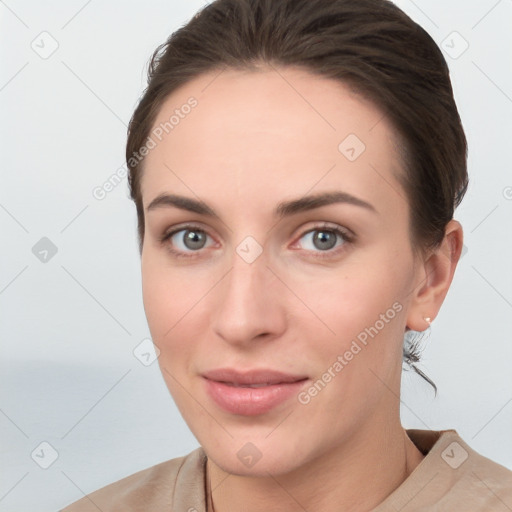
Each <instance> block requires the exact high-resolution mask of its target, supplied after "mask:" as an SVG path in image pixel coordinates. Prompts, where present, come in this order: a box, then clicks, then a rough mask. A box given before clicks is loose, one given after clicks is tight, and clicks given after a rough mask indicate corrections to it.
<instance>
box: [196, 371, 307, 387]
mask: <svg viewBox="0 0 512 512" xmlns="http://www.w3.org/2000/svg"><path fill="white" fill-rule="evenodd" d="M202 375H203V377H205V378H207V379H209V380H215V381H217V382H227V383H231V384H242V385H243V384H269V385H270V384H281V383H290V382H297V381H300V380H304V379H307V376H305V375H291V374H288V373H283V372H280V371H277V370H271V369H267V368H261V369H253V370H246V371H243V372H242V371H239V370H235V369H232V368H218V369H216V370H210V371H207V372H205V373H203V374H202Z"/></svg>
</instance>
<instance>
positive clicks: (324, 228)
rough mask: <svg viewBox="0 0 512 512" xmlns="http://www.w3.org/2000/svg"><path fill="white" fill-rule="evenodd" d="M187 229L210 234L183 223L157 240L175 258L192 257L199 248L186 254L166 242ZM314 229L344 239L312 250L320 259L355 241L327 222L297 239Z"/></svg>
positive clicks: (348, 234)
mask: <svg viewBox="0 0 512 512" xmlns="http://www.w3.org/2000/svg"><path fill="white" fill-rule="evenodd" d="M187 230H190V231H198V232H200V233H205V234H206V235H207V236H210V235H208V233H207V232H206V231H205V230H204V229H202V228H200V227H199V226H197V225H194V224H185V225H182V226H179V227H177V228H175V229H173V230H172V231H169V232H166V233H164V234H163V235H162V236H161V237H159V239H158V240H159V242H160V244H162V245H164V244H165V245H167V250H168V251H169V252H170V253H171V254H173V256H175V257H177V258H194V257H197V256H198V255H199V253H200V250H199V251H191V252H190V253H189V254H187V253H183V252H181V251H177V250H175V249H173V248H172V247H171V246H170V245H169V244H166V242H167V240H169V239H170V238H171V237H172V236H174V235H175V234H176V233H179V232H180V231H187ZM315 231H328V232H331V233H335V234H336V235H339V236H340V237H341V238H343V240H344V243H343V244H341V245H340V246H338V247H337V248H334V249H328V250H326V251H313V253H315V256H314V257H315V258H320V259H322V258H330V257H333V256H337V255H338V253H339V252H341V251H344V250H346V247H345V245H346V244H352V243H354V241H355V235H353V234H352V233H351V232H349V231H348V230H346V229H343V228H341V227H339V226H331V225H328V224H325V223H324V224H322V225H319V226H314V227H313V228H311V229H308V230H307V231H304V232H303V233H302V234H301V235H300V236H299V238H298V239H297V240H300V239H301V238H303V237H304V236H305V235H307V234H309V233H311V232H315ZM210 238H211V237H210ZM195 253H197V254H195Z"/></svg>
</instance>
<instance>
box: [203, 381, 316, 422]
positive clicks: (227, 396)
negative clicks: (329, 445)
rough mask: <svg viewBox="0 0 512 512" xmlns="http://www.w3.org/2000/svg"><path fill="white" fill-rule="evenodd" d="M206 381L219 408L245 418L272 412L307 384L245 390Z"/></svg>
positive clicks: (286, 384) (289, 383)
mask: <svg viewBox="0 0 512 512" xmlns="http://www.w3.org/2000/svg"><path fill="white" fill-rule="evenodd" d="M204 380H205V383H206V390H207V392H208V394H209V395H210V396H211V398H212V399H213V400H214V402H215V403H216V404H217V405H218V406H219V407H221V408H222V409H224V410H225V411H227V412H230V413H232V414H240V415H243V416H256V415H258V414H264V413H266V412H268V411H270V410H271V409H273V408H274V407H277V406H278V405H279V404H281V403H283V402H285V401H286V400H289V399H290V398H291V397H293V396H296V395H297V394H298V393H299V391H300V389H301V388H302V387H303V386H304V383H305V382H306V379H305V380H301V381H298V382H283V383H281V384H272V385H270V386H264V387H260V388H244V387H235V386H230V385H229V384H225V383H224V382H217V381H214V380H210V379H206V378H205V379H204Z"/></svg>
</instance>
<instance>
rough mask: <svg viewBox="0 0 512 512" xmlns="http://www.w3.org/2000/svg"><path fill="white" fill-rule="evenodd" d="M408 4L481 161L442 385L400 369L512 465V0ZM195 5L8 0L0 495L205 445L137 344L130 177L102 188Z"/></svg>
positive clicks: (443, 420) (434, 360)
mask: <svg viewBox="0 0 512 512" xmlns="http://www.w3.org/2000/svg"><path fill="white" fill-rule="evenodd" d="M397 4H398V5H399V6H400V7H401V8H402V9H404V10H405V11H406V12H407V13H408V14H409V15H410V16H411V17H412V18H413V19H414V20H415V21H417V22H418V23H420V24H421V25H422V26H423V27H424V28H425V29H426V30H427V31H428V32H429V33H430V34H431V35H432V37H433V38H434V40H435V41H436V42H437V43H438V44H439V45H440V46H442V47H443V48H444V49H445V54H446V58H447V61H448V63H449V65H450V68H451V72H452V79H453V85H454V90H455V96H456V100H457V103H458V106H459V110H460V113H461V117H462V120H463V124H464V126H465V129H466V133H467V137H468V141H469V148H470V151H469V172H470V178H471V185H470V187H469V190H468V193H467V196H466V198H465V200H464V202H463V205H462V206H461V207H460V208H459V209H458V210H457V212H456V218H457V219H458V220H460V221H461V222H462V224H463V226H464V228H465V245H466V247H467V253H466V254H465V255H464V256H463V258H462V260H461V262H460V265H459V268H458V269H457V272H456V275H455V279H454V282H453V285H452V288H451V290H450V292H449V295H448V297H447V299H446V302H445V304H444V307H443V309H442V311H441V314H440V315H439V316H438V318H437V319H436V320H435V322H434V324H433V326H432V329H431V335H430V337H429V339H428V341H427V344H426V348H425V351H424V357H423V363H422V366H421V367H422V369H423V370H425V371H426V372H427V374H428V375H429V376H430V377H431V378H432V379H433V380H434V381H435V382H436V383H437V385H438V388H439V395H438V397H437V398H434V397H433V393H432V392H431V391H430V389H429V387H428V386H427V385H426V384H425V383H423V382H422V380H421V379H420V378H419V377H417V376H414V375H413V374H410V373H407V374H405V375H404V389H403V407H402V412H403V424H404V426H405V427H407V428H414V427H415V428H431V429H445V428H455V429H457V431H458V432H459V433H460V435H461V436H462V437H463V438H464V439H465V440H466V441H467V442H468V443H469V444H470V445H471V446H472V447H473V448H475V449H476V450H477V451H480V452H481V453H482V454H483V455H486V456H487V457H490V458H491V459H493V460H495V461H497V462H499V463H501V464H503V465H505V466H507V467H509V468H511V469H512V440H511V435H512V372H511V361H512V340H511V329H512V271H511V264H510V262H511V261H512V230H511V225H512V222H511V221H512V173H511V164H510V149H511V136H512V72H511V67H510V66H511V62H512V60H511V54H512V51H511V48H512V32H511V31H510V26H511V25H512V1H511V0H501V1H496V0H485V1H484V0H478V1H476V0H472V1H462V0H458V1H453V0H452V1H445V0H443V1H441V0H436V1H427V0H416V1H415V2H413V1H411V0H401V1H398V2H397ZM202 5H203V2H202V1H199V0H187V1H186V2H185V1H159V0H151V1H147V2H134V1H132V2H122V1H121V0H105V1H102V2H100V1H99V0H92V1H89V2H85V1H83V0H76V1H68V2H63V1H61V2H55V3H53V4H51V5H48V4H47V3H46V2H36V1H34V0H31V1H24V2H21V1H15V0H6V1H0V27H1V28H0V52H1V60H0V62H1V70H0V108H1V116H0V130H1V132H0V141H1V150H2V153H1V155H2V158H1V169H2V170H1V176H2V180H1V185H0V226H1V233H2V235H1V243H2V251H1V252H0V258H1V260H0V315H1V323H0V336H1V343H2V347H1V350H2V358H1V379H2V381H1V387H0V389H1V395H0V428H1V439H2V445H1V458H2V464H1V467H2V473H1V479H0V510H1V511H2V512H7V511H20V510H39V511H41V512H46V511H48V512H50V511H55V510H57V509H59V508H61V507H63V506H64V505H67V504H68V503H70V502H71V501H74V500H76V499H78V498H80V497H82V496H83V494H84V493H88V492H90V491H92V490H95V489H97V488H99V487H102V486H104V485H106V484H108V483H110V482H113V481H115V480H117V479H119V478H122V477H124V476H126V475H128V474H131V473H133V472H135V471H138V470H140V469H143V468H146V467H148V466H151V465H153V464H156V463H158V462H161V461H163V460H166V459H169V458H172V457H176V456H180V455H184V454H186V453H188V452H190V451H191V450H192V449H194V448H195V447H196V446H198V443H197V441H196V440H195V438H194V437H193V436H192V435H191V434H190V432H189V431H188V428H187V426H186V425H185V423H184V421H183V420H182V419H181V416H180V415H179V413H178V411H177V409H176V407H175V405H174V403H173V401H172V399H171V397H170V395H169V393H168V391H167V388H166V387H165V384H164V381H163V378H162V377H161V375H160V372H159V369H158V364H157V362H154V363H153V364H152V365H150V366H145V365H144V364H143V363H142V362H141V361H140V360H139V359H138V358H137V357H135V356H134V353H133V351H134V349H135V347H137V346H138V345H139V344H140V343H141V342H142V341H143V340H144V339H146V338H148V337H149V330H148V327H147V324H146V319H145V316H144V310H143V304H142V300H141V284H140V268H139V255H138V251H137V243H136V216H135V207H134V205H133V203H131V201H130V200H129V199H128V189H127V184H126V179H123V180H122V182H121V183H120V184H119V185H118V186H117V187H115V188H114V190H112V191H111V192H109V193H108V194H107V195H106V197H105V198H104V199H103V200H98V199H96V198H95V197H94V196H93V190H94V189H95V187H98V186H101V185H102V184H104V183H105V182H106V181H107V180H109V178H110V177H111V176H112V175H115V174H116V173H117V174H122V170H123V169H122V166H123V164H124V160H123V158H124V144H125V141H126V124H127V123H128V120H129V118H130V116H131V113H132V111H133V108H134V107H135V105H136V102H137V100H138V98H139V95H140V94H141V92H142V89H143V87H144V86H145V84H146V69H147V62H148V59H149V56H150V54H151V52H152V51H153V50H154V49H155V48H156V46H157V45H158V44H160V43H161V42H163V41H164V40H165V38H166V37H167V36H168V35H169V34H170V33H171V32H172V31H174V30H175V29H177V28H178V27H179V26H181V25H182V24H183V23H184V22H186V21H187V20H188V19H189V18H190V17H191V16H192V15H193V14H194V13H195V11H196V10H197V9H198V8H199V7H201V6H202ZM43 31H47V32H48V33H49V34H51V36H48V35H42V36H41V35H40V34H41V32H43ZM454 31H456V32H457V33H458V34H460V36H459V35H457V34H453V32H454ZM461 38H463V39H461ZM464 40H465V41H467V43H468V44H469V47H468V49H467V50H466V51H465V52H464V53H462V54H461V55H460V56H459V55H458V54H459V53H460V52H461V50H463V49H464ZM54 41H56V42H57V43H58V48H57V49H56V51H55V52H54V53H53V54H52V55H50V56H47V55H45V53H44V52H49V51H50V50H51V49H52V44H53V45H55V44H56V43H55V42H54ZM443 41H444V43H443ZM33 47H34V49H33ZM41 55H42V56H44V57H47V58H42V56H41ZM454 57H457V58H454ZM120 169H121V170H120ZM43 237H47V238H48V239H50V240H51V242H52V243H53V244H54V245H55V246H56V248H57V253H56V254H55V255H54V256H53V257H51V252H50V253H48V255H47V256H46V258H47V261H46V262H42V261H40V259H39V258H41V257H44V253H39V258H38V257H36V255H35V254H34V253H33V247H34V246H35V245H36V244H37V243H38V242H39V241H40V239H41V238H43ZM39 243H43V244H44V243H45V242H39ZM38 247H39V246H36V248H38ZM43 249H44V247H43ZM43 249H41V247H39V249H38V250H39V251H41V250H43ZM35 252H36V253H37V252H38V251H37V250H36V251H35ZM146 343H147V342H146ZM143 348H144V345H142V348H141V349H140V350H141V351H142V352H144V350H143ZM137 353H139V352H137ZM41 443H49V445H51V446H49V445H47V444H43V445H41ZM53 450H55V451H53ZM55 456H58V458H57V459H56V460H55V461H54V462H53V463H52V464H51V465H49V467H48V468H47V469H43V468H42V467H41V466H45V465H48V464H50V463H51V462H52V458H54V457H55Z"/></svg>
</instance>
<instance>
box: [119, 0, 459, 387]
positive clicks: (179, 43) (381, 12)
mask: <svg viewBox="0 0 512 512" xmlns="http://www.w3.org/2000/svg"><path fill="white" fill-rule="evenodd" d="M265 63H268V64H271V65H272V66H276V67H285V66H293V67H299V68H302V69H305V70H307V71H309V72H311V73H314V74H317V75H320V76H324V77H326V78H331V79H335V80H339V81H341V82H342V83H344V84H346V85H348V86H350V87H351V88H352V89H354V90H355V91H357V92H359V93H360V94H361V95H362V96H363V97H365V98H367V99H368V100H370V101H372V102H373V103H374V104H375V105H376V106H377V107H379V108H380V109H381V110H382V112H383V113H384V114H385V115H386V117H387V119H388V120H389V121H390V122H391V123H392V125H393V126H394V127H395V130H396V135H397V139H399V140H400V153H401V157H402V164H403V168H404V172H403V173H401V174H400V175H399V176H397V178H398V179H399V181H400V182H401V185H402V187H403V189H404V190H405V193H406V196H407V199H408V202H409V205H410V211H411V226H410V229H411V239H412V241H413V245H414V246H415V247H421V248H422V249H429V248H435V247H436V246H438V245H439V243H440V242H441V241H442V240H443V237H444V229H445V226H446V224H447V223H448V222H449V221H450V220H451V219H452V217H453V212H454V209H455V208H456V206H458V204H459V203H460V201H461V200H462V198H463V196H464V194H465V192H466V189H467V186H468V176H467V169H466V159H467V143H466V137H465V135H464V130H463V127H462V124H461V120H460V117H459V113H458V111H457V107H456V104H455V101H454V97H453V91H452V86H451V82H450V76H449V70H448V66H447V64H446V61H445V59H444V57H443V55H442V53H441V51H440V49H439V48H438V46H437V45H436V43H435V42H434V41H433V39H432V38H431V37H430V36H429V35H428V33H427V32H426V31H425V30H424V29H423V28H422V27H420V26H419V25H418V24H417V23H415V22H413V21H412V20H411V19H410V18H409V17H408V16H407V15H406V14H405V13H403V12H402V11H401V10H400V9H399V8H398V7H397V6H395V5H394V4H393V3H391V2H390V1H388V0H215V1H214V2H212V3H210V4H208V5H206V6H205V7H204V8H203V9H201V10H200V11H199V12H198V13H197V14H196V15H195V16H194V17H193V18H192V19H191V20H190V21H189V22H188V23H187V24H186V25H185V26H183V27H182V28H180V29H179V30H177V31H176V32H174V33H173V34H172V35H171V36H170V37H169V38H168V39H167V41H166V42H165V43H163V44H161V45H160V46H159V47H158V48H157V49H156V50H155V52H154V53H153V55H152V58H151V60H150V64H149V73H148V75H149V76H148V86H147V88H146V90H145V91H144V94H143V96H142V98H141V100H140V102H139V104H138V106H137V108H136V109H135V112H134V113H133V116H132V118H131V120H130V124H129V129H128V140H127V145H126V160H127V165H128V169H129V175H128V181H129V186H130V193H131V197H132V199H133V200H134V202H135V204H136V207H137V216H138V235H139V249H140V251H142V246H143V242H144V210H143V204H142V196H141V186H140V183H141V177H142V172H143V169H142V164H143V162H144V160H143V159H136V158H133V156H134V155H135V154H137V155H138V154H139V153H138V151H139V149H140V148H141V147H143V146H144V144H145V142H146V140H147V139H148V136H149V133H150V130H151V129H152V125H153V123H154V121H155V119H156V116H157V114H158V112H159V109H160V107H161V105H162V103H163V102H164V100H165V99H166V98H167V97H168V96H169V95H170V94H171V93H172V92H173V91H175V90H176V89H177V88H178V87H180V86H182V85H184V84H185V83H187V82H189V81H191V80H193V79H194V78H196V77H198V76H199V75H201V74H203V73H206V72H212V71H215V70H219V71H220V70H221V69H223V68H231V69H240V70H241V69H249V70H251V69H257V68H258V65H259V64H265ZM406 345H407V343H406ZM417 360H418V353H417V343H414V342H413V343H409V345H408V347H406V346H404V361H405V362H407V363H409V364H410V366H412V367H413V369H414V370H415V371H417V372H418V373H420V374H422V373H421V372H420V371H419V370H418V369H417V368H416V367H415V366H414V364H413V363H414V362H416V361H417ZM422 376H424V375H423V374H422ZM424 377H425V376H424ZM427 380H429V379H427ZM432 384H433V383H432ZM434 387H435V386H434Z"/></svg>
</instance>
